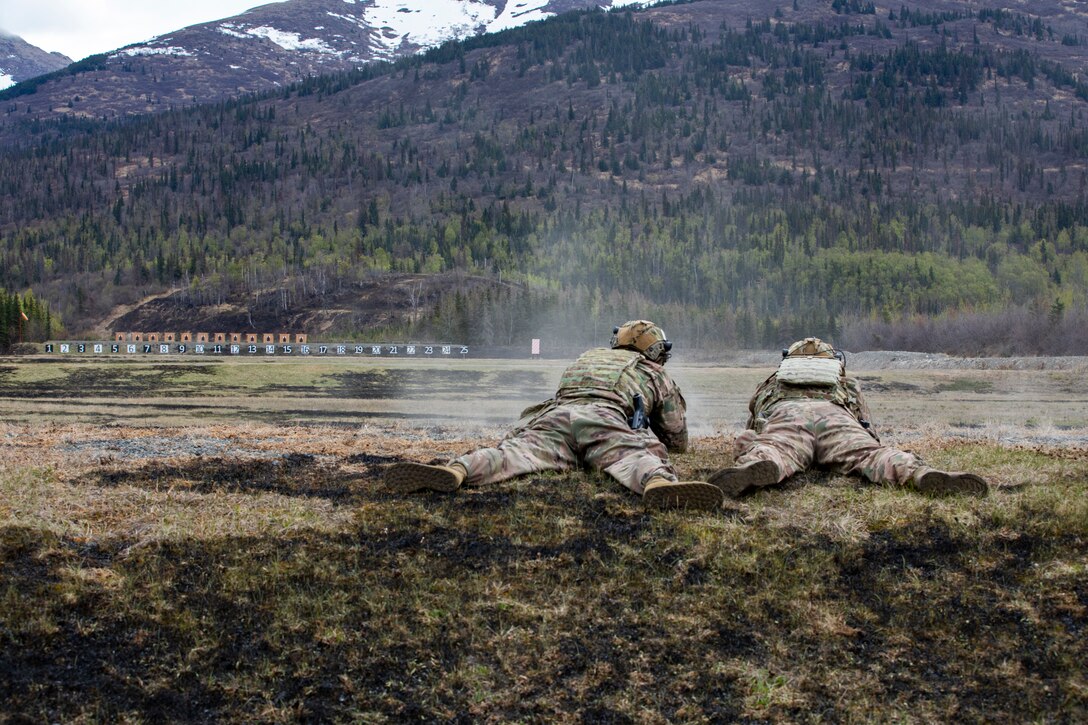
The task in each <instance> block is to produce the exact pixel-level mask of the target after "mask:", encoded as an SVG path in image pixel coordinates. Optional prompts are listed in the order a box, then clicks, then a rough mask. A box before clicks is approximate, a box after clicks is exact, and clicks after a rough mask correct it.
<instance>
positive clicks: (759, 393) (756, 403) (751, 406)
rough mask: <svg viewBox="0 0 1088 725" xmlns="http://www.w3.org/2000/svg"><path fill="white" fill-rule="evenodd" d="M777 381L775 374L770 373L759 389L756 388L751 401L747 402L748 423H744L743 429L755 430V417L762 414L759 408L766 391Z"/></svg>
mask: <svg viewBox="0 0 1088 725" xmlns="http://www.w3.org/2000/svg"><path fill="white" fill-rule="evenodd" d="M777 379H778V374H777V373H771V374H770V375H769V376H768V377H767V379H766V380H764V381H763V382H762V383H760V384H759V387H758V388H756V392H755V394H753V395H752V399H751V400H749V401H748V422H747V423H745V426H744V427H745V428H749V429H751V430H755V429H756V416H758V415H759V414H760V413H761V412H763V411H762V410H760V408H761V407H762V405H763V401H764V400H765V399H766V397H767V396H766V393H767V390H768V388H770V387H771V386H772V385H774V383H775V381H776V380H777Z"/></svg>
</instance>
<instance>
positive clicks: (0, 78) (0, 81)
mask: <svg viewBox="0 0 1088 725" xmlns="http://www.w3.org/2000/svg"><path fill="white" fill-rule="evenodd" d="M13 85H15V79H14V78H12V77H11V76H9V75H8V74H7V73H5V72H4V71H3V70H0V91H2V90H4V89H5V88H11V87H12V86H13Z"/></svg>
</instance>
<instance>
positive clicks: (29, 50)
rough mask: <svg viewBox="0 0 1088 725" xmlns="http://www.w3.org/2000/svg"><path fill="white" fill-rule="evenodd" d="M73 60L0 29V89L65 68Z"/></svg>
mask: <svg viewBox="0 0 1088 725" xmlns="http://www.w3.org/2000/svg"><path fill="white" fill-rule="evenodd" d="M71 62H72V59H71V58H68V57H67V56H64V55H61V54H60V53H47V52H45V51H44V50H42V49H41V48H38V47H35V46H33V45H31V44H30V43H28V42H26V41H25V40H23V39H22V38H20V37H18V36H16V35H9V34H7V33H5V32H4V31H2V30H0V91H2V90H3V89H5V88H8V87H9V86H12V85H14V84H16V83H20V82H22V81H26V80H30V79H31V78H36V77H38V76H41V75H45V74H46V73H51V72H53V71H55V70H57V69H59V68H63V67H64V66H66V65H68V64H69V63H71Z"/></svg>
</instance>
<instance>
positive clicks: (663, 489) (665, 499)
mask: <svg viewBox="0 0 1088 725" xmlns="http://www.w3.org/2000/svg"><path fill="white" fill-rule="evenodd" d="M722 500H723V497H722V491H721V489H720V488H718V487H717V486H714V485H711V484H709V483H706V482H704V481H657V482H653V483H650V484H648V485H647V486H646V491H645V492H644V493H643V494H642V503H643V505H644V506H646V508H649V509H658V510H664V509H690V510H692V511H714V510H717V509H720V508H721V506H722Z"/></svg>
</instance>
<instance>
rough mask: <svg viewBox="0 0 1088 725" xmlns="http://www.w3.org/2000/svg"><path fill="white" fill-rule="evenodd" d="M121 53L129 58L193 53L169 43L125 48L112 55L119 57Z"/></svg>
mask: <svg viewBox="0 0 1088 725" xmlns="http://www.w3.org/2000/svg"><path fill="white" fill-rule="evenodd" d="M122 55H127V56H129V57H130V58H135V57H138V56H145V55H172V56H176V57H179V58H185V57H191V56H192V55H193V53H191V52H189V51H188V50H186V49H185V48H179V47H177V46H176V45H170V46H166V47H161V48H155V47H151V46H148V45H145V46H142V47H139V48H125V49H124V50H120V51H118V52H116V53H114V54H113V56H112V57H114V58H120V57H121V56H122Z"/></svg>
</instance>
